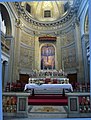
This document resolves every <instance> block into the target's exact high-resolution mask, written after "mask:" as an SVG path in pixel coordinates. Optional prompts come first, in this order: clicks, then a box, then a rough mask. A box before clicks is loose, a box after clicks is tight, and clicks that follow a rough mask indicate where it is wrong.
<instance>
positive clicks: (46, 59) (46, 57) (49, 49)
mask: <svg viewBox="0 0 91 120" xmlns="http://www.w3.org/2000/svg"><path fill="white" fill-rule="evenodd" d="M55 51H56V50H55V46H54V45H53V44H51V43H45V44H42V45H41V46H40V69H41V70H46V69H50V70H54V69H55V65H56V52H55Z"/></svg>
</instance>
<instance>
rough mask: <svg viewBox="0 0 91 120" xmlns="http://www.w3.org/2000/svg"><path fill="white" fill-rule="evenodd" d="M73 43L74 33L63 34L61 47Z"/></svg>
mask: <svg viewBox="0 0 91 120" xmlns="http://www.w3.org/2000/svg"><path fill="white" fill-rule="evenodd" d="M73 41H74V32H73V31H71V32H68V33H66V34H64V36H63V39H62V46H66V45H68V44H70V43H72V42H73Z"/></svg>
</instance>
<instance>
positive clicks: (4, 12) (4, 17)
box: [0, 3, 12, 36]
mask: <svg viewBox="0 0 91 120" xmlns="http://www.w3.org/2000/svg"><path fill="white" fill-rule="evenodd" d="M0 8H1V17H2V21H4V24H5V26H6V33H5V34H6V35H8V36H11V34H12V27H11V19H10V16H9V13H8V11H7V9H6V7H5V6H4V5H3V4H1V3H0Z"/></svg>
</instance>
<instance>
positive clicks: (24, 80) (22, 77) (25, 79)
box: [20, 74, 29, 83]
mask: <svg viewBox="0 0 91 120" xmlns="http://www.w3.org/2000/svg"><path fill="white" fill-rule="evenodd" d="M28 79H29V75H27V74H20V81H21V82H22V83H28Z"/></svg>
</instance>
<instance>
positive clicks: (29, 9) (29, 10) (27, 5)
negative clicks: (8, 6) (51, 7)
mask: <svg viewBox="0 0 91 120" xmlns="http://www.w3.org/2000/svg"><path fill="white" fill-rule="evenodd" d="M26 10H27V11H28V12H29V13H31V6H30V5H29V4H27V3H26Z"/></svg>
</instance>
